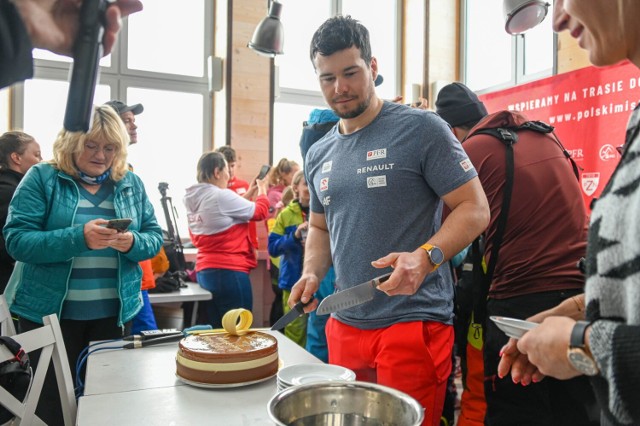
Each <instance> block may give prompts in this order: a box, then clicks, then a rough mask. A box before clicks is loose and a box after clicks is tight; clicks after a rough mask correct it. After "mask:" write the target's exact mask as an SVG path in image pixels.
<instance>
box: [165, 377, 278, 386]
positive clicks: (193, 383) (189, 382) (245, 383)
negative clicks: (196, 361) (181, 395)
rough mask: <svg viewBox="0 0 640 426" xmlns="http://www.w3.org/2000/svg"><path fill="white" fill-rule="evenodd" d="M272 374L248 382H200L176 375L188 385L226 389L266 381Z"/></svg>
mask: <svg viewBox="0 0 640 426" xmlns="http://www.w3.org/2000/svg"><path fill="white" fill-rule="evenodd" d="M273 376H275V374H274V375H271V376H269V377H265V378H262V379H258V380H252V381H249V382H240V383H201V382H193V381H191V380H187V379H185V378H184V377H180V376H178V375H177V374H176V377H177V378H178V380H180V381H181V382H183V383H186V384H188V385H190V386H195V387H198V388H205V389H226V388H239V387H241V386H248V385H253V384H255V383H261V382H264V381H267V380H269V379H271V378H272V377H273Z"/></svg>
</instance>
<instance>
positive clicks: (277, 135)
mask: <svg viewBox="0 0 640 426" xmlns="http://www.w3.org/2000/svg"><path fill="white" fill-rule="evenodd" d="M314 108H318V107H317V106H312V105H300V104H289V103H283V102H276V104H275V105H274V111H273V116H274V123H273V163H274V164H276V163H277V162H278V161H279V160H280V159H281V158H284V157H286V158H288V159H289V160H293V161H295V162H297V163H298V164H300V166H302V164H303V161H302V154H300V136H301V135H302V123H304V122H305V121H307V120H308V119H309V114H310V113H311V110H313V109H314Z"/></svg>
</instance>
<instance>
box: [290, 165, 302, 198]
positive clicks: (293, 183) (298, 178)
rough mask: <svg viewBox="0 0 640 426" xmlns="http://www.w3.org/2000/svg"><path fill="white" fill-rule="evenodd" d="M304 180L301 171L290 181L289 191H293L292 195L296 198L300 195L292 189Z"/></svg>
mask: <svg viewBox="0 0 640 426" xmlns="http://www.w3.org/2000/svg"><path fill="white" fill-rule="evenodd" d="M302 179H304V171H303V170H302V169H300V170H298V171H297V172H296V174H294V175H293V179H291V187H290V188H291V190H292V191H293V195H294V196H295V197H296V198H298V197H299V196H300V195H299V194H298V192H297V191H296V190H295V189H293V188H294V187H295V186H296V185H298V184H299V183H300V181H301V180H302Z"/></svg>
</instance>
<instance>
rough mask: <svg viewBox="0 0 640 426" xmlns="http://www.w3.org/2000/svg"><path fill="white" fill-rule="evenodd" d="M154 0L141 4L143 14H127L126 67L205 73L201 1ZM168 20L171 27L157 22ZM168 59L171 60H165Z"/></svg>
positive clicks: (193, 73)
mask: <svg viewBox="0 0 640 426" xmlns="http://www.w3.org/2000/svg"><path fill="white" fill-rule="evenodd" d="M175 5H176V2H175V1H173V0H153V1H148V2H145V3H144V13H136V14H133V15H131V16H130V17H129V33H128V36H129V46H128V48H129V49H128V55H127V61H128V67H129V68H130V69H136V70H143V71H153V72H161V73H167V74H181V75H189V76H194V77H201V76H203V75H204V60H205V59H204V58H205V53H204V42H205V20H204V19H194V18H195V17H202V16H204V15H205V5H204V0H189V1H185V2H180V7H175ZM163 22H169V23H170V28H169V27H167V26H165V25H160V24H159V23H163ZM168 58H171V59H170V60H167V59H168Z"/></svg>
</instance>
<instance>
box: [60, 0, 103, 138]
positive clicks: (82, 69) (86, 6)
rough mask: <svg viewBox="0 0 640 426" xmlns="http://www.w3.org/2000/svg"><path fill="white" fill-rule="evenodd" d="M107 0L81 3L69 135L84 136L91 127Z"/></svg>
mask: <svg viewBox="0 0 640 426" xmlns="http://www.w3.org/2000/svg"><path fill="white" fill-rule="evenodd" d="M106 9H107V0H84V1H83V2H82V7H81V9H80V22H79V26H78V36H77V37H76V41H75V44H74V46H73V65H72V66H71V81H70V84H69V95H68V96H67V108H66V110H65V113H64V128H65V129H66V130H69V131H71V132H79V131H82V132H85V133H86V132H87V131H89V127H90V125H91V113H92V110H93V95H94V93H95V90H96V83H97V81H98V71H99V70H100V58H101V57H102V52H103V47H102V36H103V35H104V25H105V11H106Z"/></svg>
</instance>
